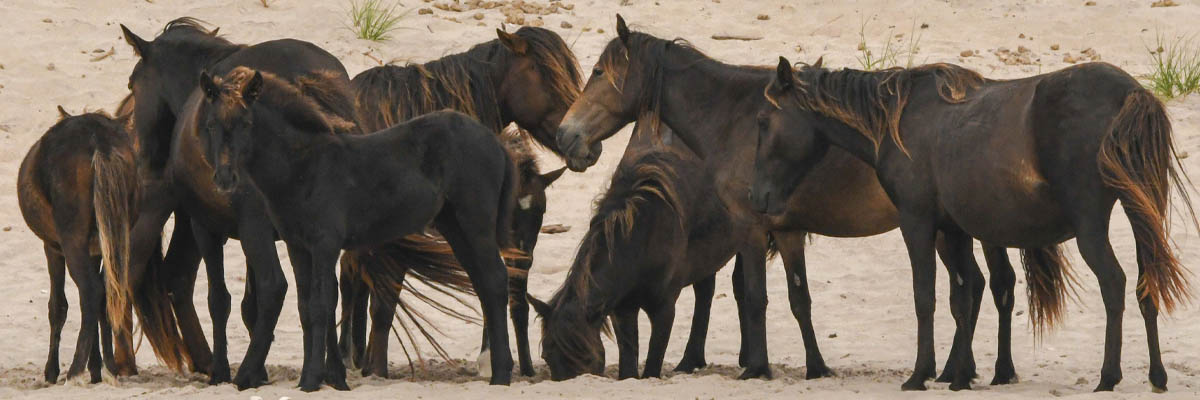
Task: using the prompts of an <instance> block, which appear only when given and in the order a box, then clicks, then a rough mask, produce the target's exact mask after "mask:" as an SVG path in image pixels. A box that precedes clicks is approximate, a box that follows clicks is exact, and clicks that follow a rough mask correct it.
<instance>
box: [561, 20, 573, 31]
mask: <svg viewBox="0 0 1200 400" xmlns="http://www.w3.org/2000/svg"><path fill="white" fill-rule="evenodd" d="M558 26H559V27H561V28H563V29H571V28H572V27H573V26H572V25H571V23H570V22H567V21H563V22H562V23H560V24H558Z"/></svg>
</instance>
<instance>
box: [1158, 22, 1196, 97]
mask: <svg viewBox="0 0 1200 400" xmlns="http://www.w3.org/2000/svg"><path fill="white" fill-rule="evenodd" d="M1147 50H1149V51H1150V66H1151V69H1152V72H1151V73H1150V75H1149V76H1147V77H1146V80H1147V82H1146V87H1147V88H1148V89H1150V90H1151V91H1153V92H1154V94H1155V95H1157V96H1158V97H1160V98H1163V99H1173V98H1176V97H1181V96H1186V95H1188V94H1191V93H1194V92H1196V91H1198V90H1200V45H1198V44H1197V43H1196V41H1195V36H1178V37H1174V38H1172V37H1168V35H1166V34H1163V33H1161V32H1160V33H1157V34H1156V35H1155V44H1154V46H1147Z"/></svg>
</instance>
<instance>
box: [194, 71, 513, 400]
mask: <svg viewBox="0 0 1200 400" xmlns="http://www.w3.org/2000/svg"><path fill="white" fill-rule="evenodd" d="M330 82H331V83H334V84H336V83H337V82H338V81H330ZM200 84H201V88H202V90H203V92H204V96H205V100H204V105H203V107H202V108H203V109H202V110H201V112H200V117H199V118H200V120H201V121H204V123H205V124H206V126H208V127H209V129H212V130H214V134H213V137H212V138H211V140H212V141H213V143H212V146H211V147H210V149H211V152H210V154H208V155H207V157H208V159H209V160H211V161H210V162H212V163H213V164H214V165H215V173H214V175H213V179H214V181H215V183H216V184H217V186H218V187H220V188H233V187H235V186H236V185H237V183H238V180H239V178H240V177H243V176H244V177H245V178H246V179H247V182H248V183H249V184H250V185H252V186H253V187H254V188H256V189H257V190H258V191H259V192H260V193H262V196H263V198H264V200H265V202H266V205H267V211H268V216H269V217H270V219H271V221H272V223H273V224H274V225H275V228H276V231H277V232H278V233H279V235H280V237H281V238H282V239H283V240H284V242H286V243H287V248H288V253H289V254H290V255H291V258H292V260H293V267H294V269H295V273H296V284H297V290H298V293H299V298H300V299H301V302H300V310H301V321H302V322H303V323H304V325H305V326H306V327H312V329H305V332H306V340H305V344H306V346H305V351H304V356H305V362H304V367H303V369H302V371H301V378H300V388H301V390H305V391H313V390H316V389H318V388H319V386H320V384H321V382H322V381H325V382H328V383H330V384H331V385H333V386H334V387H336V388H339V389H346V388H347V387H346V385H345V366H344V365H343V364H342V360H341V357H340V355H339V354H338V353H339V350H338V346H337V343H336V338H335V337H334V335H333V329H334V321H333V312H334V309H335V307H336V304H335V302H336V300H337V291H336V282H335V280H336V278H335V275H334V272H335V271H334V267H335V264H336V262H337V258H338V253H339V252H340V251H341V250H342V249H361V248H370V247H371V246H377V245H381V244H384V243H386V242H387V241H389V240H393V239H398V238H401V237H404V236H405V235H408V234H412V233H417V232H420V231H421V230H422V229H424V228H425V227H426V226H427V225H429V224H430V223H431V222H432V223H433V225H434V226H435V227H436V228H437V229H438V231H439V232H440V233H441V234H442V235H443V236H445V238H446V240H447V242H449V243H450V246H451V247H452V248H453V249H454V254H455V257H456V258H457V259H458V260H459V261H460V262H461V264H462V265H463V267H464V269H465V270H466V271H467V273H468V275H469V276H470V278H471V281H472V283H473V286H474V288H475V291H476V292H477V293H478V296H479V301H480V303H481V304H482V306H483V310H484V322H485V325H486V328H487V329H488V331H489V332H490V333H491V348H492V349H494V350H495V351H494V352H492V355H491V356H492V357H491V358H492V360H491V362H492V370H493V371H495V374H494V375H493V376H492V379H491V383H492V384H508V383H509V381H510V380H511V377H512V372H511V368H512V364H513V362H512V356H511V354H509V347H508V329H507V326H506V325H507V323H506V318H505V309H504V303H505V300H506V298H507V296H506V293H505V289H506V287H507V280H508V276H507V273H506V270H505V267H504V264H503V262H502V261H501V259H500V248H501V247H500V246H501V243H505V242H506V239H507V236H508V226H509V221H508V220H509V218H510V217H511V215H510V214H509V212H508V211H509V210H510V209H511V208H512V204H513V202H515V198H514V197H515V196H514V195H515V192H514V191H513V186H514V184H515V179H516V177H515V172H514V171H513V168H512V166H511V160H509V159H508V155H507V154H506V153H505V151H504V149H503V147H502V146H501V145H500V143H499V142H498V141H497V139H496V138H495V135H494V134H493V133H492V132H491V131H490V130H489V129H487V128H486V127H484V126H482V125H480V124H479V123H478V122H476V121H475V120H474V119H471V118H470V117H467V116H465V115H463V114H460V113H454V112H438V113H433V114H428V115H426V116H423V117H419V118H416V119H413V120H411V121H409V122H407V123H404V124H400V125H396V126H394V127H392V128H389V129H387V130H383V131H379V132H376V133H373V134H368V135H340V134H337V132H344V131H349V130H353V129H357V127H356V126H354V124H353V123H351V122H350V121H346V120H345V119H342V118H340V117H338V116H336V115H334V114H330V113H328V112H326V111H325V110H324V109H323V108H322V107H321V106H320V105H319V104H318V103H317V102H316V101H314V99H313V96H309V95H308V94H310V93H312V91H313V90H317V89H315V88H314V89H310V90H308V91H304V92H302V91H301V90H300V89H298V88H297V87H295V86H294V85H292V84H291V83H288V82H287V81H284V80H282V79H279V78H276V77H274V76H273V75H271V74H269V73H263V72H261V71H254V70H251V69H249V68H245V67H238V68H235V69H234V70H233V71H231V72H230V73H228V74H226V75H225V76H224V77H220V78H212V77H209V76H207V75H202V76H201V79H200ZM309 332H311V333H309Z"/></svg>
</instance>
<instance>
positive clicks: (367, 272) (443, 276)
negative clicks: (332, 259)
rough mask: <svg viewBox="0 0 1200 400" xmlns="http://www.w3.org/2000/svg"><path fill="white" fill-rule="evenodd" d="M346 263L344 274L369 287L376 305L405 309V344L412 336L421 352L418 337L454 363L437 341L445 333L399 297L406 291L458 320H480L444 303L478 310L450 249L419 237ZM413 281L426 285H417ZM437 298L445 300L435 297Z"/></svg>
mask: <svg viewBox="0 0 1200 400" xmlns="http://www.w3.org/2000/svg"><path fill="white" fill-rule="evenodd" d="M341 262H342V273H343V274H344V275H345V276H347V277H349V278H351V279H360V280H362V281H363V282H364V283H366V285H367V289H368V290H369V291H370V293H371V296H372V297H373V298H374V299H373V301H382V302H384V304H394V305H396V306H397V307H399V308H400V312H399V313H397V314H396V320H397V322H398V323H399V324H400V327H401V331H402V332H403V335H404V337H401V338H400V339H401V340H402V341H403V340H404V339H405V337H407V339H408V341H409V342H410V343H411V344H412V347H413V348H414V349H416V348H417V341H416V338H417V335H416V334H419V335H420V336H422V337H424V339H425V341H426V342H427V343H429V344H430V345H431V346H432V347H433V349H434V351H436V352H437V354H438V355H439V356H441V357H443V358H445V359H449V354H448V353H447V352H446V351H445V350H444V349H443V347H442V346H441V345H440V344H438V342H437V340H436V339H435V336H434V333H435V332H436V333H441V330H439V329H438V328H437V326H435V325H434V324H433V323H432V321H431V320H430V319H429V318H428V317H427V316H426V315H425V314H424V313H422V312H421V310H419V309H416V308H414V307H412V305H411V304H409V302H407V301H405V299H404V298H402V297H401V296H400V292H401V291H405V292H406V293H407V294H409V295H411V296H413V297H415V298H416V299H417V300H419V301H420V302H421V303H424V304H426V305H427V306H429V307H431V308H433V309H434V310H436V311H438V312H441V313H443V314H446V315H448V316H450V317H452V318H454V319H457V320H461V321H466V322H474V323H478V322H479V320H480V319H479V317H478V314H477V313H476V314H475V315H471V314H468V313H466V312H463V311H461V310H460V308H459V307H456V306H454V305H453V304H448V303H449V302H448V301H447V300H446V299H443V298H440V297H441V296H445V297H448V298H449V300H451V301H453V302H457V303H459V304H460V305H462V306H463V307H466V308H468V309H472V310H473V308H472V307H471V305H470V303H468V302H467V300H465V299H464V296H474V295H475V288H474V286H473V285H472V284H471V279H470V277H469V276H468V275H467V272H466V270H464V269H463V268H462V265H460V264H459V262H458V260H457V259H456V258H455V257H454V253H453V251H452V250H451V249H450V246H449V245H448V244H447V243H446V242H445V241H443V240H441V239H440V238H438V237H433V236H427V235H423V234H414V235H408V236H405V237H403V238H401V239H398V240H393V241H390V242H388V243H386V244H383V245H380V246H375V247H372V248H370V249H356V250H348V251H346V252H345V253H344V254H343V255H342V260H341ZM414 282H419V283H421V284H422V285H420V286H417V285H414ZM435 295H440V296H438V297H439V298H434V297H433V296H435ZM414 333H416V334H414ZM398 334H399V333H398ZM417 354H418V355H419V354H420V352H419V351H418V352H417Z"/></svg>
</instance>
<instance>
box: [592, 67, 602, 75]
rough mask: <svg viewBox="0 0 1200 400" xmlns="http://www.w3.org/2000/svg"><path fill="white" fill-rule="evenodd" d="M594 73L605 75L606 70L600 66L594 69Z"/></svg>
mask: <svg viewBox="0 0 1200 400" xmlns="http://www.w3.org/2000/svg"><path fill="white" fill-rule="evenodd" d="M592 75H594V76H600V75H604V70H602V69H600V68H595V69H592Z"/></svg>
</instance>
